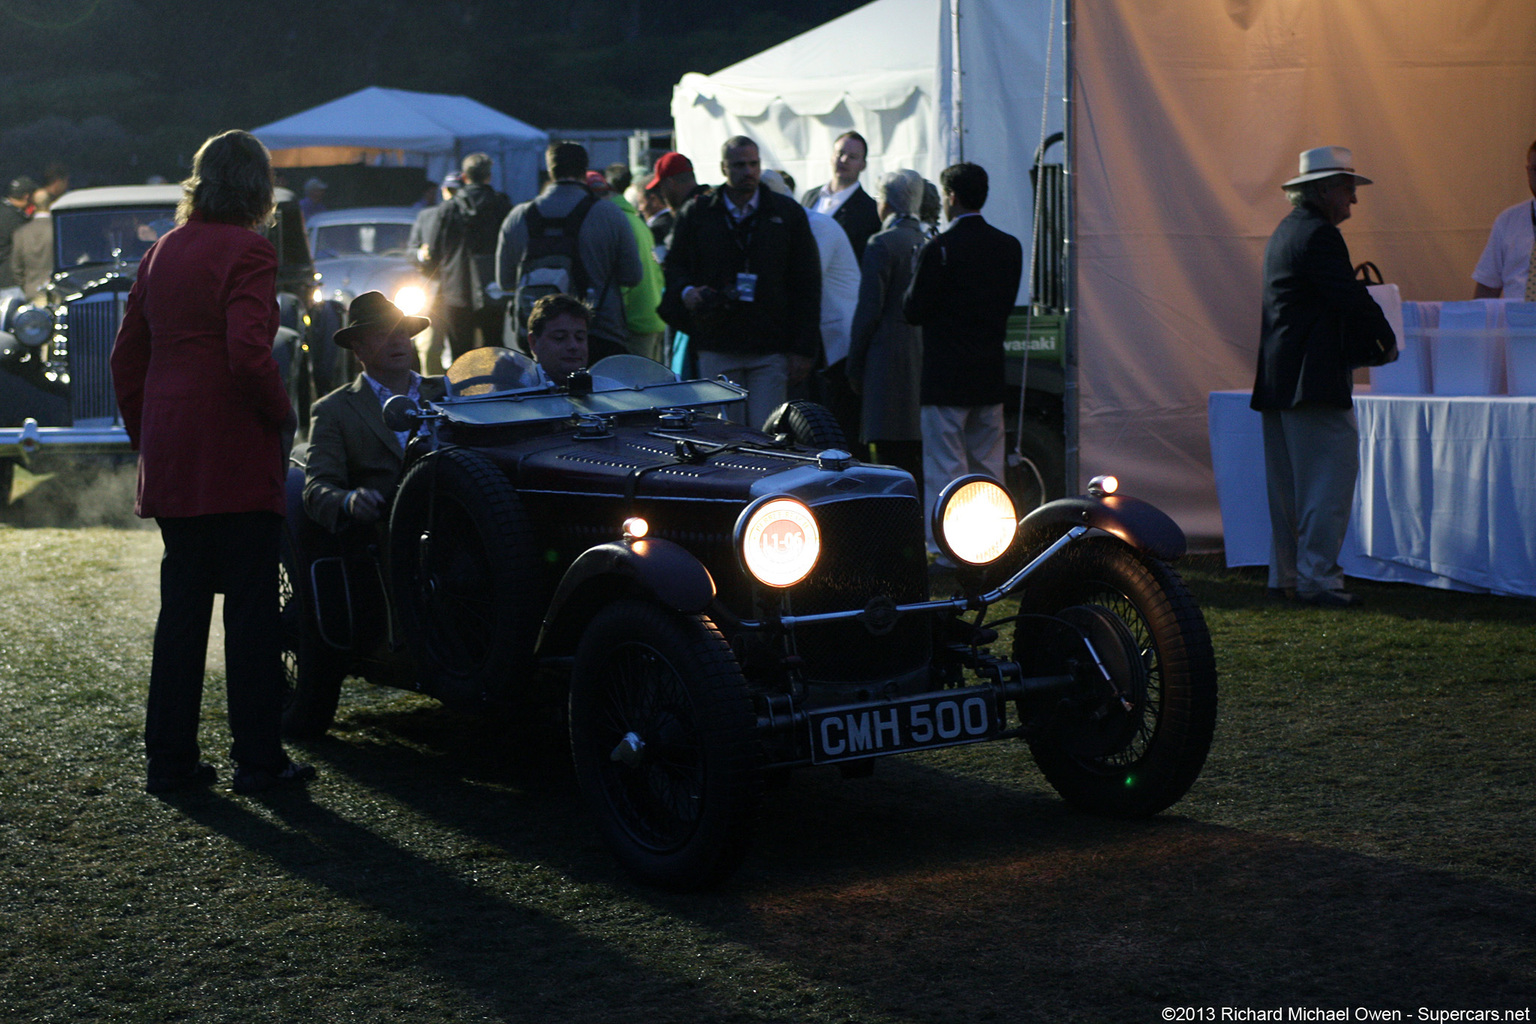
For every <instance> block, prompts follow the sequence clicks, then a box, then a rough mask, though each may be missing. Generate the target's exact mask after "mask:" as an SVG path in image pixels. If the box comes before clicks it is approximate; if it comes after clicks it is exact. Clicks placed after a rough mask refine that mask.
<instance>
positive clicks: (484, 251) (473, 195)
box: [428, 153, 512, 359]
mask: <svg viewBox="0 0 1536 1024" xmlns="http://www.w3.org/2000/svg"><path fill="white" fill-rule="evenodd" d="M459 173H460V176H461V178H462V179H463V186H462V187H461V188H460V189H459V191H458V194H457V195H455V196H454V197H453V199H452V200H451V201H449V202H447V203H445V204H443V210H442V212H441V213H440V214H439V215H438V217H437V222H436V226H435V231H434V235H433V237H432V238H431V239H430V240H429V242H428V245H429V248H430V250H431V252H432V253H433V254H434V255H435V258H436V260H437V273H438V299H439V302H440V303H441V305H442V312H443V316H444V318H445V319H446V320H447V324H446V327H447V332H448V348H449V350H450V351H451V352H452V354H453V358H455V359H457V358H458V357H459V356H461V355H463V354H464V353H465V352H467V351H469V350H470V349H472V348H474V347H475V345H476V341H475V331H476V329H478V330H479V332H480V335H481V340H480V342H479V343H480V344H485V345H499V344H501V334H502V330H501V324H502V315H503V306H502V304H501V303H495V302H489V301H487V298H486V294H485V286H486V285H487V284H489V283H490V282H492V281H494V280H495V279H496V242H497V239H498V238H499V237H500V232H501V222H502V221H503V220H505V219H506V216H507V214H508V213H510V212H511V210H512V201H511V200H510V199H508V198H507V197H506V195H504V194H503V193H501V192H498V191H497V190H496V189H494V188H492V187H491V158H490V157H489V156H488V155H486V154H485V153H471V154H470V155H469V156H467V157H465V158H464V162H463V164H462V166H461V169H460V172H459Z"/></svg>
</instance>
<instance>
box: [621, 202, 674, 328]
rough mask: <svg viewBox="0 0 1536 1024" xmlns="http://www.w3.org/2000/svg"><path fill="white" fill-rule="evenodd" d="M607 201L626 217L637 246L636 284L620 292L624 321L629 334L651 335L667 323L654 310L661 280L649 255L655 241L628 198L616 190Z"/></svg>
mask: <svg viewBox="0 0 1536 1024" xmlns="http://www.w3.org/2000/svg"><path fill="white" fill-rule="evenodd" d="M608 198H609V200H611V201H612V202H613V203H614V204H615V205H616V206H618V208H619V209H621V210H623V211H624V216H625V217H627V218H629V227H630V230H631V231H633V232H634V233H635V245H637V246H639V248H640V266H641V272H640V283H639V284H637V285H635V286H634V287H633V288H625V289H624V290H623V295H624V321H625V326H627V327H628V328H629V333H630V334H655V333H656V332H657V331H664V330H666V329H667V322H666V321H665V320H663V319H662V318H661V316H660V315H659V314H658V313H657V312H656V307H657V306H659V305H661V292H662V288H663V280H662V274H661V264H659V263H657V262H656V258H655V257H654V256H652V255H651V251H652V250H653V249H654V248H655V247H656V242H655V240H654V239H653V238H652V237H651V229H650V228H648V227H646V225H645V221H643V220H641V219H640V214H639V213H638V212H636V210H635V208H634V206H632V205H630V202H629V200H628V199H625V198H624V197H623V196H621V195H619V194H618V193H617V192H615V193H614V194H612V195H610V196H609V197H608Z"/></svg>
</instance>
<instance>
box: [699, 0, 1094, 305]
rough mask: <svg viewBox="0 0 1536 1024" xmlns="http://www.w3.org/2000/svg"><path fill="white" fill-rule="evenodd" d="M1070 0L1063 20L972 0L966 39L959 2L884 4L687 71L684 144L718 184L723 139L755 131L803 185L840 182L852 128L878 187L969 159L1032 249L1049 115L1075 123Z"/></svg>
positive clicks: (990, 206)
mask: <svg viewBox="0 0 1536 1024" xmlns="http://www.w3.org/2000/svg"><path fill="white" fill-rule="evenodd" d="M1059 2H1060V0H1057V3H1056V4H1055V5H1054V6H1055V8H1056V14H1055V17H1054V18H1053V17H1052V7H1053V4H1052V3H1051V2H1050V0H964V2H963V3H962V4H961V5H960V9H959V18H958V24H959V45H958V46H957V45H956V39H955V33H954V31H953V27H954V25H955V24H956V20H955V19H954V18H952V16H951V9H950V7H951V5H950V0H875V2H874V3H870V4H866V5H864V6H863V7H860V8H858V9H856V10H853V11H850V12H849V13H847V14H845V15H843V16H842V17H840V18H837V19H835V20H833V21H830V22H828V23H826V24H825V25H822V26H820V27H818V28H815V29H812V30H811V31H809V32H806V33H803V34H801V35H799V36H796V37H795V38H793V39H790V40H788V41H787V42H784V43H780V44H779V45H778V46H775V47H773V48H772V49H769V50H764V51H763V52H762V53H759V54H757V55H756V56H754V57H749V58H747V59H746V60H744V61H741V62H740V63H738V64H733V65H731V66H730V67H728V68H725V69H723V70H721V71H718V72H716V73H714V74H712V75H701V74H687V75H684V76H683V78H682V80H681V81H680V82H679V83H678V84H677V86H676V88H674V89H673V91H672V118H673V122H674V125H675V130H676V135H675V143H676V145H677V148H678V151H679V152H681V153H684V154H685V155H687V156H688V158H689V159H691V160H692V161H693V163H694V167H695V169H696V171H697V172H698V176H699V180H700V181H703V182H710V181H716V180H719V179H720V177H721V175H720V173H719V167H720V145H721V143H723V142H724V141H725V140H726V139H728V138H730V137H731V136H733V135H746V136H749V137H750V138H752V139H753V140H755V141H756V142H757V144H758V147H759V150H760V152H761V154H762V158H763V166H764V167H773V168H779V169H783V170H787V171H789V172H790V174H792V175H794V178H795V183H796V185H797V190H798V191H801V192H803V191H805V190H806V189H809V188H812V187H813V186H816V185H821V184H824V183H825V182H826V181H827V179H828V177H830V175H831V159H832V142H833V140H834V139H835V138H837V136H838V135H840V134H842V133H843V132H845V131H848V130H850V129H851V130H854V131H857V132H858V133H859V134H861V135H863V136H864V137H865V138H866V139H867V140H868V141H869V165H868V167H867V168H866V169H865V172H864V184H865V187H866V188H871V187H872V186H873V183H874V182H875V181H876V180H877V179H878V178H879V177H880V175H881V174H883V173H885V172H886V171H894V170H899V169H901V168H903V167H910V168H911V169H913V170H915V171H918V172H920V173H921V174H922V175H923V177H925V178H927V179H928V180H930V181H937V180H938V177H939V172H940V171H941V170H943V169H944V168H945V167H946V166H948V165H949V164H952V163H955V162H957V161H959V160H969V161H971V162H973V163H978V164H981V165H982V166H983V167H986V168H988V170H989V171H990V172H991V173H992V175H993V177H992V188H991V198H990V199H989V200H988V202H987V218H988V219H989V220H991V221H992V222H993V223H996V224H997V225H999V226H1000V227H1002V228H1003V229H1004V230H1006V231H1009V232H1011V233H1013V234H1015V235H1017V236H1018V237H1019V238H1020V239H1023V240H1024V241H1025V243H1026V251H1027V247H1028V240H1029V237H1030V211H1031V209H1032V202H1031V199H1032V197H1031V195H1030V189H1029V176H1028V171H1029V167H1030V165H1031V164H1032V163H1033V161H1034V155H1035V150H1036V147H1038V146H1039V144H1040V139H1041V138H1042V133H1041V123H1042V117H1044V124H1045V132H1044V134H1045V135H1046V136H1049V135H1050V134H1051V133H1052V132H1059V131H1061V124H1062V110H1063V103H1062V83H1063V81H1064V78H1063V75H1062V67H1063V61H1062V56H1063V52H1064V48H1063V46H1062V43H1061V30H1060V25H1059V21H1060V6H1059ZM1052 44H1054V45H1052ZM957 56H958V57H959V58H960V64H959V68H960V73H959V74H957V73H956V58H957ZM1048 58H1049V59H1051V61H1052V63H1051V68H1050V82H1051V85H1050V88H1049V90H1048V91H1049V97H1047V96H1045V95H1044V94H1045V93H1046V91H1047V90H1046V64H1047V60H1048ZM957 86H958V89H957ZM957 126H959V127H958V128H957ZM1060 154H1061V151H1060V150H1059V149H1058V150H1057V151H1056V153H1055V154H1054V156H1055V157H1056V159H1057V160H1058V162H1059V159H1060ZM1021 291H1022V292H1023V293H1027V291H1028V282H1027V281H1026V282H1024V284H1023V285H1022V286H1021ZM1026 298H1027V294H1021V297H1020V301H1021V302H1023V301H1026Z"/></svg>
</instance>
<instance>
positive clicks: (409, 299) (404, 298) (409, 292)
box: [395, 284, 427, 316]
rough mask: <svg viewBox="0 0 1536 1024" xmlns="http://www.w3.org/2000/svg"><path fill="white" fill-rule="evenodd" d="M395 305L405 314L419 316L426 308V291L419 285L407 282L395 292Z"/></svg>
mask: <svg viewBox="0 0 1536 1024" xmlns="http://www.w3.org/2000/svg"><path fill="white" fill-rule="evenodd" d="M395 305H397V306H399V307H400V312H402V313H404V314H405V315H406V316H421V314H422V312H423V311H424V310H425V309H426V308H427V293H426V291H425V290H424V289H423V288H421V287H420V286H419V285H414V284H408V285H406V286H405V287H404V288H401V289H399V290H397V291H396V292H395Z"/></svg>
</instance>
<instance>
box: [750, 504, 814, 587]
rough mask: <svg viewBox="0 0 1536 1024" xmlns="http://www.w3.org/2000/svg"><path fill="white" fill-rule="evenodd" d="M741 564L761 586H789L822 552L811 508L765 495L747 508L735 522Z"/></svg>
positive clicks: (800, 576) (809, 570) (803, 573)
mask: <svg viewBox="0 0 1536 1024" xmlns="http://www.w3.org/2000/svg"><path fill="white" fill-rule="evenodd" d="M736 550H737V551H738V552H739V553H740V556H741V564H742V565H743V567H745V568H746V570H747V572H749V573H751V574H752V577H753V578H754V579H756V580H757V581H758V582H759V583H761V584H763V585H764V586H769V587H792V586H794V585H795V584H796V583H799V582H800V581H801V580H803V579H805V578H806V576H808V575H810V572H811V570H812V569H813V568H815V566H816V559H817V557H818V556H819V555H820V554H821V531H820V530H818V529H817V527H816V517H815V516H814V515H812V514H811V510H810V509H808V508H806V507H805V506H804V505H802V504H801V503H800V502H798V501H796V500H795V499H793V498H766V499H764V500H762V501H759V502H757V503H756V504H754V505H751V506H749V507H748V508H747V510H746V511H745V512H743V513H742V515H741V519H740V520H739V521H738V522H737V525H736Z"/></svg>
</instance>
